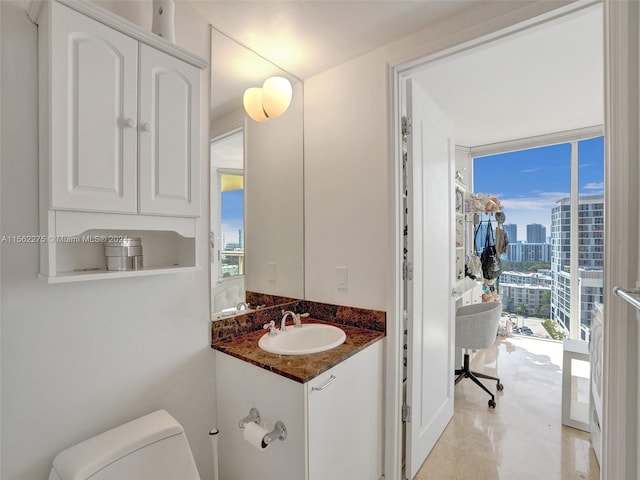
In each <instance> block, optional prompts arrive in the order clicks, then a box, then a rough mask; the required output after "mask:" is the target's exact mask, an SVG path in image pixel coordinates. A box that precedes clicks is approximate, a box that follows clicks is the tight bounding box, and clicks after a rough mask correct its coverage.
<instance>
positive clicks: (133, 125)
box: [126, 118, 136, 128]
mask: <svg viewBox="0 0 640 480" xmlns="http://www.w3.org/2000/svg"><path fill="white" fill-rule="evenodd" d="M126 124H127V127H129V128H136V121H135V120H134V119H133V118H127V122H126Z"/></svg>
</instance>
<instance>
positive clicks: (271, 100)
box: [262, 77, 293, 118]
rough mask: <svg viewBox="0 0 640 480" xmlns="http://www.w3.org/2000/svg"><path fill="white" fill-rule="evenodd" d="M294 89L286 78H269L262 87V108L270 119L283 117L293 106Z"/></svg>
mask: <svg viewBox="0 0 640 480" xmlns="http://www.w3.org/2000/svg"><path fill="white" fill-rule="evenodd" d="M292 95H293V89H292V88H291V82H289V80H287V79H286V78H284V77H271V78H267V79H266V80H265V81H264V84H263V85H262V108H263V109H264V111H265V113H266V114H267V116H268V117H269V118H274V117H278V116H280V115H282V114H283V113H284V112H286V111H287V108H289V104H291V97H292Z"/></svg>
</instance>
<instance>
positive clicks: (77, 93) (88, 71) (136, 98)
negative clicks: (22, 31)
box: [36, 0, 207, 281]
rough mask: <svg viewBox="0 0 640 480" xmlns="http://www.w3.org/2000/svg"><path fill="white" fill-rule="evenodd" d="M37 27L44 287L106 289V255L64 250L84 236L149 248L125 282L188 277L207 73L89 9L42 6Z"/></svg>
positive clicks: (161, 43)
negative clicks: (133, 239)
mask: <svg viewBox="0 0 640 480" xmlns="http://www.w3.org/2000/svg"><path fill="white" fill-rule="evenodd" d="M36 23H37V24H38V27H39V32H38V37H39V57H40V61H39V66H40V73H39V75H40V122H39V123H40V234H41V235H40V239H39V241H40V242H41V243H42V247H41V262H40V265H41V268H40V270H41V275H43V276H45V277H47V278H48V279H49V281H75V280H83V279H94V278H102V277H101V276H100V274H101V273H104V274H106V275H110V276H112V277H113V276H114V275H113V273H112V272H104V267H105V262H104V254H103V253H102V252H101V247H102V246H101V245H86V244H83V243H85V242H83V241H82V240H81V241H80V242H78V243H80V244H83V245H82V246H81V247H80V246H78V243H76V242H74V241H69V237H79V238H88V237H89V234H90V233H91V234H100V235H102V236H122V235H132V234H134V232H138V236H140V235H142V236H143V237H147V242H146V243H147V244H148V245H152V247H151V249H150V252H151V257H149V256H148V255H147V249H144V247H145V242H144V241H143V249H144V255H145V262H144V263H145V266H147V265H148V266H149V267H150V268H146V267H145V268H146V271H145V272H127V275H134V276H135V275H147V274H150V273H152V271H155V272H156V273H159V272H166V271H171V270H175V268H177V267H195V266H196V260H195V250H196V249H195V237H196V234H195V230H196V223H195V222H196V220H195V219H196V218H197V217H199V215H200V206H201V198H200V178H201V148H200V147H201V146H200V143H201V142H200V130H201V127H200V118H201V115H200V93H201V85H200V82H201V80H200V77H201V70H202V68H204V67H206V65H207V62H206V61H204V60H202V59H199V58H198V57H195V56H193V55H191V54H190V53H188V52H186V51H184V50H182V49H181V48H179V47H177V46H175V45H174V44H170V43H169V42H167V41H166V40H163V39H161V38H160V37H157V36H155V35H152V34H151V33H148V32H144V31H142V30H140V29H139V28H138V27H137V26H135V25H134V24H132V23H130V22H127V21H125V20H123V19H121V18H119V17H117V16H116V15H113V14H112V13H110V12H108V11H106V10H103V9H101V8H100V7H98V6H96V5H95V4H92V3H91V2H73V1H67V0H54V1H50V2H42V3H41V8H40V11H38V13H37V14H36ZM168 232H169V233H171V234H168ZM65 237H66V238H65ZM92 237H95V235H93V236H92ZM60 240H62V242H61V241H60ZM167 242H168V243H167ZM60 243H65V244H64V245H60ZM87 272H90V273H89V274H87ZM118 276H122V274H118ZM55 277H58V278H55Z"/></svg>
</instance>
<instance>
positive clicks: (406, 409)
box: [402, 403, 411, 423]
mask: <svg viewBox="0 0 640 480" xmlns="http://www.w3.org/2000/svg"><path fill="white" fill-rule="evenodd" d="M402 422H403V423H411V406H410V405H407V404H406V403H405V404H404V405H402Z"/></svg>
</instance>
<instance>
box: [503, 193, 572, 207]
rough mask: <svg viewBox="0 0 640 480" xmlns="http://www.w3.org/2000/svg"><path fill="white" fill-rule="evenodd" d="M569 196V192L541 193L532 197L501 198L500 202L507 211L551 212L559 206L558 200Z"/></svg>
mask: <svg viewBox="0 0 640 480" xmlns="http://www.w3.org/2000/svg"><path fill="white" fill-rule="evenodd" d="M568 196H569V193H567V192H539V193H538V194H537V195H534V196H532V197H515V198H501V199H500V202H501V203H502V205H504V208H505V210H507V209H519V210H549V209H551V208H554V207H556V206H557V202H558V200H560V199H562V198H566V197H568Z"/></svg>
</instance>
